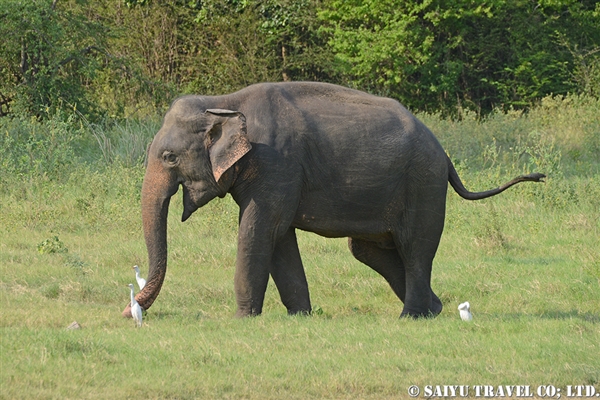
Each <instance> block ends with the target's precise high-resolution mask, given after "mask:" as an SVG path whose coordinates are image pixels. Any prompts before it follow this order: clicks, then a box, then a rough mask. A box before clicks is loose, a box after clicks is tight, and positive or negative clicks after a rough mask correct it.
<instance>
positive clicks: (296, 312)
mask: <svg viewBox="0 0 600 400" xmlns="http://www.w3.org/2000/svg"><path fill="white" fill-rule="evenodd" d="M311 313H312V310H311V309H310V308H309V309H308V310H304V309H303V310H288V315H311Z"/></svg>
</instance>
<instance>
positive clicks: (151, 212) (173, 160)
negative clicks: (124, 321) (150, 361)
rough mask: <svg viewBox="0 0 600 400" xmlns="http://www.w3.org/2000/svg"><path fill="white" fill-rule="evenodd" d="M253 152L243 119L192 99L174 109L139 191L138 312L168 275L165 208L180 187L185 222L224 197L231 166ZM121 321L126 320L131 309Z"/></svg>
mask: <svg viewBox="0 0 600 400" xmlns="http://www.w3.org/2000/svg"><path fill="white" fill-rule="evenodd" d="M251 148H252V146H251V145H250V141H249V140H248V138H247V135H246V120H245V117H244V115H243V114H242V113H240V112H237V111H230V110H221V109H208V110H205V111H204V110H203V108H202V107H201V104H198V102H197V101H195V100H194V98H191V97H190V98H182V99H179V100H177V101H175V102H174V103H173V105H172V106H171V109H170V110H169V111H168V112H167V114H166V115H165V119H164V121H163V125H162V127H161V129H160V130H159V132H158V133H157V134H156V136H155V137H154V140H153V141H152V144H151V145H150V147H149V149H148V156H147V158H148V161H147V168H146V174H145V176H144V183H143V186H142V221H143V229H144V238H145V240H146V247H147V250H148V262H149V271H148V279H147V283H146V286H145V287H144V289H143V290H142V291H141V292H139V293H138V294H137V295H136V300H137V302H138V303H139V304H140V306H141V307H142V308H143V309H148V308H149V307H150V306H151V305H152V303H153V302H154V300H155V299H156V297H157V296H158V294H159V292H160V289H161V286H162V283H163V280H164V278H165V272H166V269H167V215H168V211H169V202H170V199H171V196H173V195H174V194H175V193H176V192H177V190H178V189H179V185H181V186H182V187H183V206H184V208H183V215H182V218H181V219H182V221H185V220H186V219H188V218H189V217H190V215H191V214H192V213H193V212H194V211H196V210H197V209H198V208H199V207H202V206H203V205H205V204H206V203H208V202H209V201H210V200H212V199H214V198H215V197H217V196H219V197H224V196H225V195H226V194H227V192H228V190H229V188H230V187H231V185H232V183H233V181H234V179H235V173H234V171H233V168H232V166H233V165H234V164H235V163H236V162H237V161H238V160H239V159H240V158H241V157H243V156H244V155H245V154H246V153H247V152H248V151H250V149H251ZM123 316H125V317H129V316H131V312H130V307H129V306H127V307H126V308H125V310H124V311H123Z"/></svg>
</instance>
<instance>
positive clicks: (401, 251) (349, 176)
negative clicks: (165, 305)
mask: <svg viewBox="0 0 600 400" xmlns="http://www.w3.org/2000/svg"><path fill="white" fill-rule="evenodd" d="M543 177H544V176H543V175H541V174H532V175H527V176H523V177H519V178H516V179H514V180H513V181H511V182H509V183H507V184H505V185H504V186H502V187H500V188H497V189H493V190H490V191H487V192H481V193H471V192H468V191H467V190H466V189H465V188H464V186H463V185H462V183H461V182H460V179H459V178H458V175H457V174H456V171H455V169H454V167H453V165H452V163H451V162H450V160H449V158H448V157H447V156H446V154H445V152H444V150H443V149H442V147H441V146H440V144H439V143H438V141H437V140H436V138H435V137H434V136H433V134H432V133H431V132H430V131H429V130H428V129H427V128H426V127H425V126H424V125H423V124H422V123H421V122H420V121H419V120H417V119H416V118H415V117H414V116H413V115H412V114H411V113H410V112H408V111H407V110H406V109H405V108H404V107H403V106H402V105H400V104H399V103H398V102H396V101H395V100H391V99H387V98H381V97H376V96H372V95H369V94H366V93H362V92H359V91H355V90H350V89H347V88H343V87H339V86H335V85H330V84H323V83H308V82H289V83H265V84H257V85H253V86H250V87H248V88H246V89H243V90H241V91H239V92H236V93H233V94H229V95H224V96H215V97H207V96H186V97H182V98H179V99H177V100H175V101H174V102H173V104H172V106H171V108H170V109H169V111H168V112H167V114H166V116H165V118H164V122H163V125H162V128H161V129H160V131H159V132H158V133H157V134H156V136H155V138H154V140H153V142H152V145H151V146H150V148H149V150H148V165H147V170H146V175H145V177H144V184H143V188H142V218H143V226H144V235H145V239H146V245H147V248H148V257H149V264H150V267H149V276H148V279H147V281H148V282H147V284H146V287H145V288H144V289H143V290H142V291H141V292H140V293H138V295H137V296H136V299H137V301H138V303H139V304H140V305H141V306H142V308H144V309H148V308H149V307H150V306H151V305H152V303H153V302H154V300H155V299H156V297H157V296H158V294H159V292H160V289H161V286H162V282H163V279H164V276H165V272H166V267H167V238H166V228H167V213H168V209H169V200H170V198H171V196H172V195H173V194H175V193H176V192H177V190H178V188H179V186H180V185H181V187H182V188H183V202H184V211H183V216H182V220H183V221H185V220H186V219H187V218H189V217H190V215H191V214H192V213H193V212H194V211H196V210H197V209H198V208H199V207H202V206H203V205H204V204H206V203H208V202H209V201H210V200H212V199H213V198H215V197H217V196H219V197H223V196H225V195H226V194H227V193H230V194H231V195H232V197H233V199H234V200H235V202H236V203H237V204H238V205H239V207H240V214H239V234H238V252H237V260H236V271H235V284H234V285H235V293H236V299H237V306H238V309H237V313H236V315H237V316H239V317H243V316H250V315H258V314H260V313H261V311H262V306H263V300H264V295H265V290H266V287H267V282H268V279H269V274H270V275H271V276H272V277H273V280H274V282H275V284H276V286H277V289H278V291H279V293H280V296H281V300H282V302H283V304H284V305H285V306H286V307H287V310H288V312H289V313H290V314H295V313H310V311H311V304H310V297H309V292H308V285H307V282H306V277H305V275H304V268H303V266H302V261H301V259H300V253H299V251H298V245H297V242H296V229H302V230H305V231H310V232H315V233H317V234H319V235H322V236H326V237H348V238H349V247H350V251H351V252H352V254H353V255H354V257H356V258H357V259H358V260H360V261H361V262H363V263H365V264H366V265H368V266H370V267H371V268H373V269H374V270H375V271H377V272H378V273H380V274H381V275H382V276H383V277H384V278H385V279H386V280H387V282H388V283H389V284H390V286H391V288H392V289H393V291H394V292H395V293H396V295H397V296H398V297H399V298H400V300H401V301H402V302H403V303H404V309H403V310H402V315H403V316H413V317H420V316H430V315H433V316H435V315H437V314H439V313H440V312H441V311H442V303H441V301H440V299H439V298H438V297H437V296H436V295H435V293H434V292H433V291H432V289H431V286H430V280H431V267H432V262H433V258H434V256H435V253H436V250H437V248H438V244H439V241H440V237H441V235H442V230H443V228H444V216H445V207H446V190H447V187H448V182H450V183H451V184H452V186H453V187H454V189H455V190H456V191H457V192H458V193H459V194H460V195H461V196H463V197H465V198H468V199H472V200H475V199H480V198H484V197H489V196H493V195H495V194H497V193H500V192H501V191H503V190H505V189H506V188H508V187H509V186H512V185H514V184H515V183H518V182H521V181H528V180H529V181H541V178H543ZM199 240H202V238H199ZM123 315H124V316H129V315H130V312H129V308H128V307H127V308H126V309H125V310H124V312H123Z"/></svg>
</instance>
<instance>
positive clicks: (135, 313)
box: [128, 283, 142, 328]
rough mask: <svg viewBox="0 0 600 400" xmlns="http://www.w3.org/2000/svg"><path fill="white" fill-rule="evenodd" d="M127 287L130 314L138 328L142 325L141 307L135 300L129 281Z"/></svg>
mask: <svg viewBox="0 0 600 400" xmlns="http://www.w3.org/2000/svg"><path fill="white" fill-rule="evenodd" d="M128 286H129V289H130V290H131V316H132V317H133V320H134V321H135V325H136V326H137V327H138V328H139V327H141V326H142V307H140V305H139V304H138V302H137V301H136V300H135V296H134V294H133V284H132V283H130V284H129V285H128Z"/></svg>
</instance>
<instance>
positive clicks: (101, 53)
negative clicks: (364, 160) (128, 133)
mask: <svg viewBox="0 0 600 400" xmlns="http://www.w3.org/2000/svg"><path fill="white" fill-rule="evenodd" d="M0 22H1V23H0V35H1V37H2V41H1V42H0V116H8V115H10V116H31V115H33V116H36V117H37V118H47V117H50V116H53V115H56V113H57V112H61V111H62V112H67V114H70V113H71V110H76V112H77V115H79V116H83V117H85V119H86V120H87V121H99V120H102V119H106V118H131V117H136V118H139V117H144V116H147V115H155V114H156V113H157V111H158V112H159V113H160V112H163V111H164V109H165V107H166V106H167V105H168V104H169V103H170V101H171V100H172V99H173V98H174V97H175V96H176V95H179V94H184V93H199V94H223V93H228V92H232V91H235V90H238V89H240V88H242V87H245V86H247V85H249V84H252V83H256V82H262V81H286V80H294V81H297V80H311V81H324V82H330V83H337V84H342V85H345V86H350V87H354V88H357V89H360V90H365V91H368V92H371V93H374V94H378V95H385V96H389V97H393V98H395V99H397V100H399V101H400V102H401V103H403V104H404V105H406V106H407V107H408V108H409V109H411V110H412V111H426V112H441V113H442V114H443V115H457V114H459V113H460V112H461V111H460V110H463V109H471V110H474V111H476V112H477V113H479V114H486V113H489V112H490V111H492V110H494V109H503V110H507V109H510V108H517V109H527V108H528V107H530V106H531V105H532V104H535V103H536V102H538V101H539V100H540V99H541V98H543V97H545V96H549V95H566V94H568V93H578V94H585V95H590V96H595V97H597V96H598V95H600V4H599V3H598V2H597V1H591V0H540V1H531V0H515V1H513V0H511V1H506V0H488V1H483V2H482V1H472V0H426V1H411V0H408V1H394V0H354V1H344V0H264V1H257V0H219V1H215V0H202V1H201V0H191V1H190V0H185V1H184V0H165V1H152V0H119V1H113V0H99V1H86V0H28V1H18V0H3V1H2V2H1V4H0Z"/></svg>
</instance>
